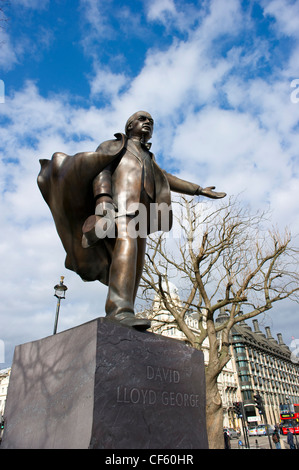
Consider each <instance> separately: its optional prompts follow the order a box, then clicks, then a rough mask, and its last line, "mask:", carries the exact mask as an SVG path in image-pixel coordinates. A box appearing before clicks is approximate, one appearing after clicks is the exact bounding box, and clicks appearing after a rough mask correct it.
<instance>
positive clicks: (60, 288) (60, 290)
mask: <svg viewBox="0 0 299 470" xmlns="http://www.w3.org/2000/svg"><path fill="white" fill-rule="evenodd" d="M63 279H64V276H61V277H60V283H59V284H56V286H54V290H55V293H54V296H55V297H57V305H56V315H55V323H54V331H53V335H56V333H57V324H58V317H59V310H60V301H61V299H65V291H66V290H67V287H66V286H65V285H64V284H63Z"/></svg>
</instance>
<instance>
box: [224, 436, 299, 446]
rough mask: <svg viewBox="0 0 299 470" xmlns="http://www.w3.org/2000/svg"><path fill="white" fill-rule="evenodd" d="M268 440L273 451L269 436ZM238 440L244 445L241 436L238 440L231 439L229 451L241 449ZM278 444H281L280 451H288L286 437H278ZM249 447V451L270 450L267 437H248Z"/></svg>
mask: <svg viewBox="0 0 299 470" xmlns="http://www.w3.org/2000/svg"><path fill="white" fill-rule="evenodd" d="M298 437H299V436H298ZM298 437H297V439H298V443H299V438H298ZM270 439H271V445H272V449H275V445H274V443H273V442H272V438H271V436H270ZM239 440H241V441H242V442H243V444H244V443H245V442H244V439H243V436H241V438H240V439H232V440H231V449H241V448H242V447H240V445H239ZM280 444H281V448H282V449H289V446H288V444H287V437H286V436H280ZM249 445H250V449H270V448H271V447H270V444H269V439H268V436H250V437H249Z"/></svg>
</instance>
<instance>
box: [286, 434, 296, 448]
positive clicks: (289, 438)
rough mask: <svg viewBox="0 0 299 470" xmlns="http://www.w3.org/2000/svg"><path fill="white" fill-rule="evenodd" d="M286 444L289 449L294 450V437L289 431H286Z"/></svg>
mask: <svg viewBox="0 0 299 470" xmlns="http://www.w3.org/2000/svg"><path fill="white" fill-rule="evenodd" d="M287 443H288V444H289V446H290V449H296V447H295V444H294V436H293V433H291V431H290V430H288V434H287Z"/></svg>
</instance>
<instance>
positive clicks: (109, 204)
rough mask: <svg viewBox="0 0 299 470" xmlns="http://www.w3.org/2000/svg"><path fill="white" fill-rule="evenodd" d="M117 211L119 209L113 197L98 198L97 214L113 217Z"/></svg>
mask: <svg viewBox="0 0 299 470" xmlns="http://www.w3.org/2000/svg"><path fill="white" fill-rule="evenodd" d="M117 211H118V209H117V206H116V204H115V202H114V201H113V199H112V198H110V197H107V196H105V197H102V198H100V199H99V200H98V203H97V206H96V210H95V213H96V215H100V216H102V217H105V216H108V217H109V216H111V215H112V217H113V214H114V213H115V212H117Z"/></svg>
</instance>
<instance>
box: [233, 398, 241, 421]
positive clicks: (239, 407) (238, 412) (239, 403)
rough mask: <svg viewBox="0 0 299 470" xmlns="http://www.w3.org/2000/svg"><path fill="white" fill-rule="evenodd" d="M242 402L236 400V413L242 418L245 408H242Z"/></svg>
mask: <svg viewBox="0 0 299 470" xmlns="http://www.w3.org/2000/svg"><path fill="white" fill-rule="evenodd" d="M242 408H243V407H242V402H241V401H236V402H234V412H235V413H236V415H237V417H238V418H242V416H243V409H242Z"/></svg>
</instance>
